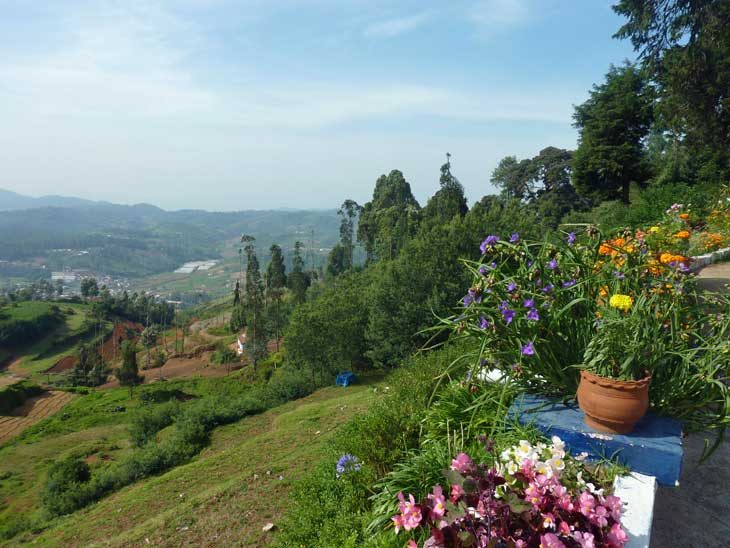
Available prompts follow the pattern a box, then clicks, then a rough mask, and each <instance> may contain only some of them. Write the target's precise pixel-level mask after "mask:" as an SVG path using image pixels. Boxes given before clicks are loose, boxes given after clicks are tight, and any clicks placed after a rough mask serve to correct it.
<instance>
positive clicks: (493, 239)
mask: <svg viewBox="0 0 730 548" xmlns="http://www.w3.org/2000/svg"><path fill="white" fill-rule="evenodd" d="M497 242H499V236H497V235H496V234H490V235H489V236H487V237H486V238H485V239H484V241H483V242H482V243H481V244H480V245H479V249H480V250H481V252H482V255H484V254H485V253H486V252H487V251H489V250H490V249H491V248H493V247H494V246H495V245H497Z"/></svg>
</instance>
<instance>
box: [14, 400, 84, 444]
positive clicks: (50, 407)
mask: <svg viewBox="0 0 730 548" xmlns="http://www.w3.org/2000/svg"><path fill="white" fill-rule="evenodd" d="M73 398H74V395H73V394H71V393H69V392H60V391H57V390H53V391H50V392H46V393H44V394H41V395H40V396H36V397H35V398H30V399H29V400H27V401H26V402H25V403H24V404H23V405H22V406H20V407H19V408H17V409H16V410H15V411H14V412H13V414H12V415H2V416H0V444H1V443H4V442H5V441H7V440H9V439H10V438H12V437H14V436H17V435H18V434H20V433H21V432H22V431H23V430H25V429H26V428H28V427H30V426H33V425H34V424H35V423H37V422H39V421H41V420H43V419H45V418H46V417H50V416H51V415H54V414H55V413H57V412H58V411H59V410H60V409H61V408H62V407H63V406H64V405H66V404H67V403H69V402H70V401H71V400H72V399H73Z"/></svg>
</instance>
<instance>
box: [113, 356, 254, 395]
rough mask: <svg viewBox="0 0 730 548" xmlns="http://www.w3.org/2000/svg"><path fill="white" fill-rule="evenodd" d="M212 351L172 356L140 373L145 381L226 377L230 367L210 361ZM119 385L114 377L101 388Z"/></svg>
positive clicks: (238, 365)
mask: <svg viewBox="0 0 730 548" xmlns="http://www.w3.org/2000/svg"><path fill="white" fill-rule="evenodd" d="M210 355H211V353H210V352H204V353H202V354H201V355H200V356H198V357H194V358H170V359H169V360H167V362H165V365H163V366H162V367H156V368H154V369H146V370H140V372H139V374H140V375H142V376H143V377H144V381H143V383H144V384H146V383H150V382H154V381H156V380H157V379H160V378H165V379H177V378H184V377H194V376H196V375H200V376H201V377H225V376H226V375H227V374H228V368H227V367H226V366H225V365H215V364H211V363H210ZM233 365H235V366H237V367H231V371H233V370H235V369H239V368H240V364H233ZM118 386H119V381H117V379H112V380H111V381H109V382H107V383H106V384H102V385H101V387H100V388H115V387H118Z"/></svg>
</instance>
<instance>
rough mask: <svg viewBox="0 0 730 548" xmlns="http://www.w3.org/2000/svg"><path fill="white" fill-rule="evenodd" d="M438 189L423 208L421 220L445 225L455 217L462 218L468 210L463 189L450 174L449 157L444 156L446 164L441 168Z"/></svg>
mask: <svg viewBox="0 0 730 548" xmlns="http://www.w3.org/2000/svg"><path fill="white" fill-rule="evenodd" d="M439 184H440V188H439V189H438V190H437V191H436V194H434V195H433V196H432V197H431V198H430V199H429V201H428V204H427V205H426V207H425V208H423V219H424V221H426V222H431V223H445V222H448V221H450V220H451V219H452V218H453V217H455V216H456V215H459V216H461V217H463V216H464V215H466V212H467V211H469V208H468V207H467V205H466V196H465V195H464V187H463V186H462V184H461V183H460V182H459V180H458V179H457V178H456V177H454V176H453V175H452V174H451V155H450V154H448V153H447V154H446V163H445V164H444V165H442V166H441V177H440V178H439Z"/></svg>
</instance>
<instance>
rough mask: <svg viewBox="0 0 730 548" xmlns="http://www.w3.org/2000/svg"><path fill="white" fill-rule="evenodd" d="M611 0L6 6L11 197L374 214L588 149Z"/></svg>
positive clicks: (6, 177)
mask: <svg viewBox="0 0 730 548" xmlns="http://www.w3.org/2000/svg"><path fill="white" fill-rule="evenodd" d="M611 4H612V1H611V0H481V1H459V0H449V1H446V2H444V1H433V2H431V1H426V0H414V1H410V0H404V1H393V0H391V1H381V0H120V1H110V0H91V1H76V0H63V1H62V0H34V1H33V2H28V1H27V0H0V13H2V17H0V120H2V122H1V123H0V188H5V189H7V190H12V191H15V192H19V193H22V194H27V195H31V196H39V195H44V194H61V195H67V196H79V197H82V198H87V199H94V200H108V201H112V202H117V203H138V202H147V203H152V204H155V205H158V206H160V207H163V208H165V209H183V208H196V209H208V210H219V211H220V210H240V209H269V208H279V207H289V208H331V207H337V206H339V204H340V203H342V201H343V200H344V199H346V198H351V199H354V200H356V201H357V202H359V203H364V202H365V201H367V200H369V199H370V198H371V196H372V191H373V187H374V184H375V181H376V179H377V178H378V176H380V175H381V174H383V173H388V172H389V171H390V170H392V169H400V170H401V171H402V172H403V173H404V175H405V177H406V179H407V180H408V181H409V182H410V184H411V187H412V189H413V192H414V194H415V196H416V198H417V199H418V200H419V202H421V204H425V202H426V201H427V199H428V197H429V196H431V195H432V194H433V193H434V192H435V191H436V190H437V189H438V177H439V167H440V166H441V164H443V163H444V161H445V155H446V152H449V153H451V155H452V156H451V163H452V172H453V173H454V175H456V176H457V177H458V178H459V180H460V181H461V182H462V184H463V185H464V187H465V190H466V194H467V197H468V199H469V203H473V202H474V201H476V200H478V199H479V198H481V197H482V196H483V195H485V194H493V193H495V189H494V187H493V186H492V185H491V184H490V182H489V179H490V174H491V172H492V170H493V169H494V167H495V166H496V165H497V163H498V162H499V160H500V159H501V158H502V157H504V156H507V155H516V156H517V157H518V158H524V157H531V156H534V155H536V154H537V153H538V152H539V151H540V149H542V148H544V147H546V146H549V145H552V146H558V147H563V148H574V147H575V146H576V139H577V132H576V130H575V129H574V128H573V127H572V125H571V124H572V118H571V116H572V112H573V105H576V104H579V103H581V102H583V101H585V100H586V98H587V97H588V91H589V90H590V88H591V86H592V85H593V84H594V83H598V82H601V81H602V79H603V77H604V75H605V73H606V72H607V71H608V68H609V65H610V64H612V63H613V64H620V63H622V62H623V61H624V60H625V59H629V60H633V59H634V58H635V54H634V52H633V50H632V49H631V46H630V44H629V43H628V42H625V41H619V40H616V39H613V38H612V35H613V33H614V32H616V30H617V29H618V27H619V26H620V25H621V23H622V20H621V19H620V18H619V17H618V16H617V15H615V14H614V13H613V11H612V10H611Z"/></svg>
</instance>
